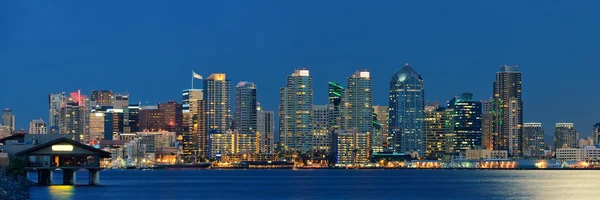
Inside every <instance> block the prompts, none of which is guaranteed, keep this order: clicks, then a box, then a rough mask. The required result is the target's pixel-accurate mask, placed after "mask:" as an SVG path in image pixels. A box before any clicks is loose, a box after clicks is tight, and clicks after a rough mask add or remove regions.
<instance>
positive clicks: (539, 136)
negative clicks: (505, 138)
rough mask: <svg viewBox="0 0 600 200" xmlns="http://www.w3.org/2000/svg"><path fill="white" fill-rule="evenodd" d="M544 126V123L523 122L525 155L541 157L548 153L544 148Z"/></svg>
mask: <svg viewBox="0 0 600 200" xmlns="http://www.w3.org/2000/svg"><path fill="white" fill-rule="evenodd" d="M545 145H546V144H545V143H544V128H542V123H533V122H531V123H524V124H523V156H526V157H533V158H540V157H543V156H545V155H546V151H545V150H544V146H545Z"/></svg>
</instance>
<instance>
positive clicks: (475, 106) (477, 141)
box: [446, 93, 482, 153]
mask: <svg viewBox="0 0 600 200" xmlns="http://www.w3.org/2000/svg"><path fill="white" fill-rule="evenodd" d="M447 111H448V113H449V114H450V116H449V117H450V119H449V120H450V127H449V129H448V130H449V133H446V137H447V138H448V139H449V142H450V145H449V147H448V148H450V149H451V151H450V152H452V153H465V152H466V150H469V149H475V148H477V147H480V146H481V136H482V127H481V126H482V116H481V115H482V113H481V102H480V101H473V93H462V94H459V95H456V96H455V97H454V98H453V99H452V100H450V101H449V102H448V109H447Z"/></svg>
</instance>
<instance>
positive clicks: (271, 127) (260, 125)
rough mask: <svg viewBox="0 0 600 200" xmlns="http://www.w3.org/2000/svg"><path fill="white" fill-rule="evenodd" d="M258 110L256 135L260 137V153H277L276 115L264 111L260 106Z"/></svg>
mask: <svg viewBox="0 0 600 200" xmlns="http://www.w3.org/2000/svg"><path fill="white" fill-rule="evenodd" d="M256 109H257V114H256V115H257V119H256V128H257V129H256V130H257V131H256V133H257V134H258V136H259V146H258V152H259V153H261V154H264V153H275V113H274V112H273V111H265V110H262V108H261V107H260V105H259V106H258V107H257V108H256Z"/></svg>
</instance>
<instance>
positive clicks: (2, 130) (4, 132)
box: [0, 126, 11, 138]
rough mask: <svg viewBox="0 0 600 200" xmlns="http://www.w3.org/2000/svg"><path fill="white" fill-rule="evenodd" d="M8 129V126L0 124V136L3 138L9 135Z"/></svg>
mask: <svg viewBox="0 0 600 200" xmlns="http://www.w3.org/2000/svg"><path fill="white" fill-rule="evenodd" d="M10 135H11V133H10V129H9V128H8V126H0V138H5V137H8V136H10Z"/></svg>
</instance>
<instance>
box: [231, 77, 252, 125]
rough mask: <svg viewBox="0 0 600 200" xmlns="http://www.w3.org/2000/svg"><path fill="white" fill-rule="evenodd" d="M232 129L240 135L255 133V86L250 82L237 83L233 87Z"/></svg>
mask: <svg viewBox="0 0 600 200" xmlns="http://www.w3.org/2000/svg"><path fill="white" fill-rule="evenodd" d="M234 104H235V105H234V106H235V115H234V118H233V125H234V127H233V128H234V129H236V130H239V132H240V133H242V134H254V133H255V132H256V129H257V128H256V118H257V116H256V115H257V114H256V113H257V109H256V108H257V97H256V85H255V84H254V83H251V82H245V81H242V82H239V83H238V84H237V86H236V87H235V103H234Z"/></svg>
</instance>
